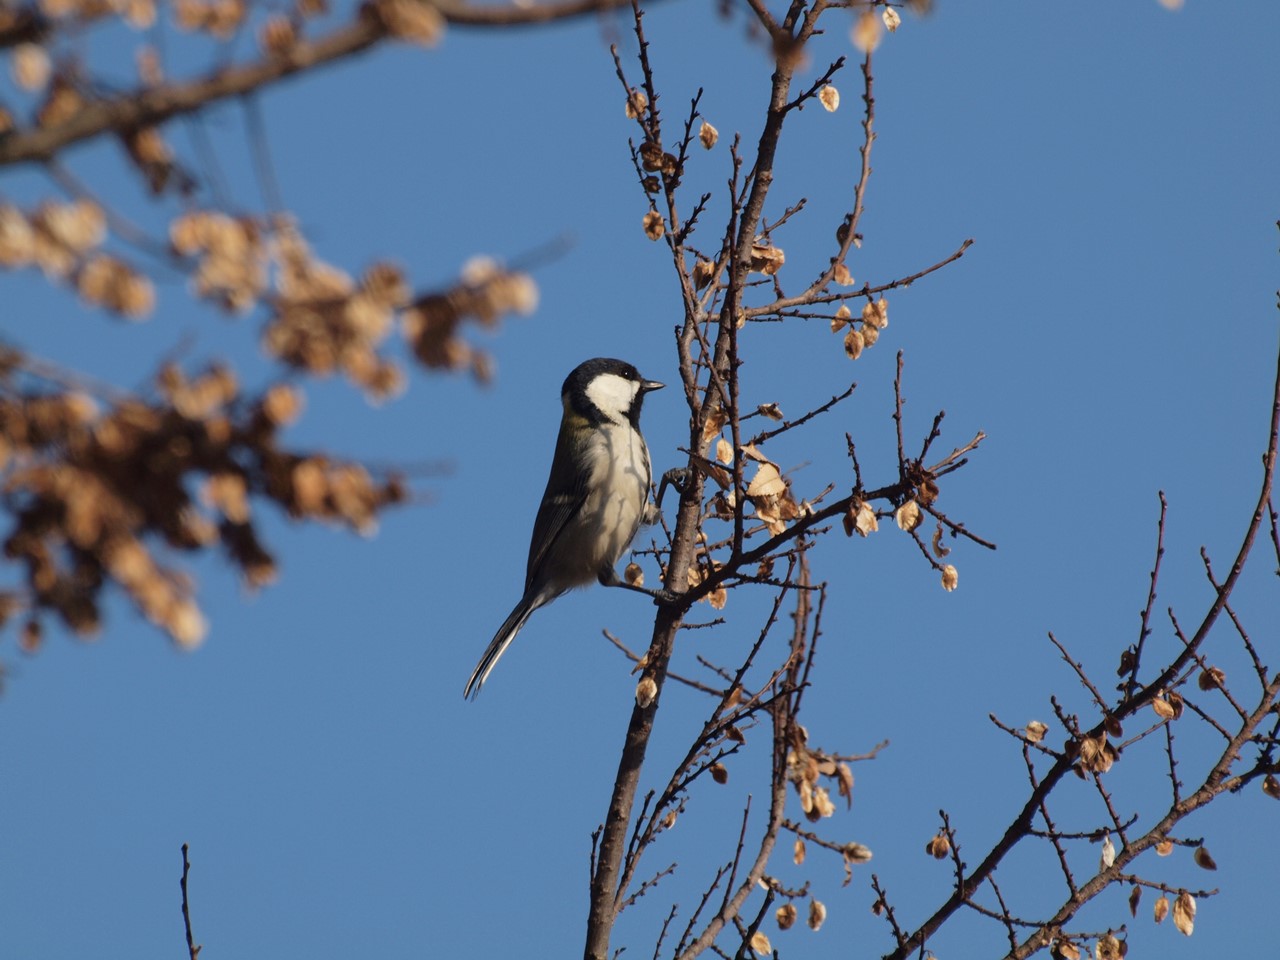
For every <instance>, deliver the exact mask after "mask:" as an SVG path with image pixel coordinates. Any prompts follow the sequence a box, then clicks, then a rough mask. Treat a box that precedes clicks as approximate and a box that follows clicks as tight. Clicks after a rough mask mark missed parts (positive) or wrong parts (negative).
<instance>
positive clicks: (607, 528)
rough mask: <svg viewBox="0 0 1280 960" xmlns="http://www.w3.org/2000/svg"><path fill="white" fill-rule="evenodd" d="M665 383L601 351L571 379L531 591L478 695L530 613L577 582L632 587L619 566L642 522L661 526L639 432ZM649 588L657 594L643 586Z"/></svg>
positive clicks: (507, 626)
mask: <svg viewBox="0 0 1280 960" xmlns="http://www.w3.org/2000/svg"><path fill="white" fill-rule="evenodd" d="M662 387H663V384H661V383H658V382H657V381H655V380H646V379H645V378H644V377H642V376H640V373H639V371H637V370H636V368H635V367H633V366H632V365H631V364H629V363H624V362H623V361H621V360H612V359H609V358H606V357H597V358H595V359H594V360H587V361H586V362H585V363H582V364H579V365H578V367H577V368H575V369H574V371H573V372H572V373H570V374H569V376H568V377H567V378H566V379H565V381H564V386H563V387H561V389H560V401H561V404H562V405H563V407H564V415H563V416H562V417H561V419H560V435H559V437H557V439H556V452H555V457H554V458H553V459H552V461H551V476H550V478H548V480H547V489H546V492H545V493H543V495H542V503H541V505H540V506H539V507H538V517H537V519H536V520H535V521H534V524H533V538H532V540H531V541H530V543H529V568H528V572H527V573H526V575H525V581H524V596H522V597H521V598H520V602H519V603H517V604H516V606H515V609H514V610H512V611H511V615H510V616H509V617H507V619H506V620H505V621H503V624H502V626H501V627H499V628H498V632H497V633H496V634H494V637H493V639H492V640H491V641H489V646H488V647H487V648H486V649H485V651H484V656H482V657H481V658H480V662H479V663H478V664H476V668H475V670H474V671H472V673H471V679H470V680H468V681H467V686H466V689H465V691H464V696H466V697H467V698H468V699H474V697H475V695H476V694H477V693H479V692H480V687H481V686H483V685H484V682H485V680H486V679H488V676H489V673H490V671H492V670H493V668H494V666H495V665H496V664H497V662H498V659H499V658H500V657H501V656H502V654H503V653H504V652H505V651H506V649H507V647H508V646H510V644H511V641H512V640H514V639H515V637H516V634H517V633H519V632H520V628H521V627H523V626H524V624H525V621H526V620H528V619H529V615H530V614H531V613H533V611H535V610H537V609H538V608H539V607H541V606H543V605H544V604H547V603H550V602H551V601H552V600H554V599H555V598H556V597H558V596H560V595H561V594H564V593H567V592H568V591H569V590H572V589H573V588H574V587H582V586H586V585H587V584H589V583H591V582H592V581H593V580H598V581H599V582H600V583H602V584H605V585H606V586H624V587H625V586H630V585H629V584H627V583H625V582H623V581H622V580H621V579H620V578H619V577H618V574H617V571H615V570H614V565H615V564H616V563H617V562H618V560H619V558H620V557H621V556H622V554H623V553H624V552H625V551H626V549H627V547H628V546H630V544H631V540H632V538H633V537H635V535H636V531H637V530H638V529H639V528H640V525H641V524H642V523H652V522H654V521H655V520H656V519H657V517H656V514H657V508H656V507H655V506H653V505H652V504H650V503H649V481H650V470H649V448H648V447H646V446H645V442H644V437H642V436H641V435H640V407H641V405H642V404H643V403H644V398H645V395H646V394H647V393H650V392H651V391H653V390H660V389H661V388H662ZM643 592H646V593H648V592H650V591H643Z"/></svg>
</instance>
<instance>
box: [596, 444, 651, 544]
mask: <svg viewBox="0 0 1280 960" xmlns="http://www.w3.org/2000/svg"><path fill="white" fill-rule="evenodd" d="M587 456H588V463H589V470H590V476H591V483H590V485H589V488H588V489H589V492H588V494H587V499H586V502H585V503H584V504H583V510H582V519H583V521H584V524H583V533H584V534H587V536H585V537H584V540H586V541H587V542H586V543H584V544H583V547H584V548H585V552H586V553H588V554H589V555H590V558H591V561H592V565H593V567H594V568H595V569H598V568H599V567H601V566H612V565H613V564H615V563H616V562H617V561H618V559H619V558H620V557H621V556H622V554H623V553H624V552H625V551H626V549H627V547H628V546H629V545H630V543H631V540H632V538H633V537H634V536H635V535H636V531H637V530H638V529H639V527H640V520H641V518H642V517H643V516H644V506H645V503H646V502H647V501H648V499H649V476H650V474H649V450H648V448H647V447H646V446H645V443H644V438H643V437H641V436H640V433H639V432H638V431H636V430H632V429H631V428H630V427H624V426H614V427H606V428H604V429H602V430H599V431H598V432H597V434H596V436H595V437H594V438H593V440H592V443H591V447H590V449H589V450H588V454H587Z"/></svg>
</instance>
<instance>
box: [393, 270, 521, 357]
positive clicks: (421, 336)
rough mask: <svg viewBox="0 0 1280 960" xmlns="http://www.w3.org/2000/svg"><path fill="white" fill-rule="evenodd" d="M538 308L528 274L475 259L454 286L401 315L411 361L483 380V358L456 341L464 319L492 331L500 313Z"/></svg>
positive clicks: (484, 355)
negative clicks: (472, 375)
mask: <svg viewBox="0 0 1280 960" xmlns="http://www.w3.org/2000/svg"><path fill="white" fill-rule="evenodd" d="M537 306H538V288H537V285H536V284H535V283H534V282H533V278H532V277H530V276H529V275H528V274H525V273H519V272H516V271H511V270H507V269H506V268H504V267H502V266H501V265H500V264H498V263H497V262H496V261H494V260H491V259H489V258H488V257H476V258H473V259H472V260H470V261H469V262H468V263H467V264H466V265H464V266H463V268H462V276H461V277H460V282H459V283H458V284H457V285H455V286H454V287H452V288H450V289H448V290H445V291H443V292H440V293H432V294H428V295H426V296H423V297H420V298H419V299H418V300H416V301H415V302H414V303H413V304H412V305H410V307H409V308H408V309H407V310H405V311H404V314H403V320H402V323H403V327H404V334H405V336H406V337H407V338H408V340H409V344H410V346H412V348H413V353H414V356H416V357H417V358H418V360H419V361H420V362H421V363H423V364H424V365H425V366H427V367H430V368H432V369H438V370H467V369H470V370H471V371H472V373H474V374H475V376H476V377H477V378H478V379H480V380H487V379H488V377H489V369H490V363H489V358H488V356H487V354H484V353H482V352H481V351H479V350H476V349H475V348H473V347H472V346H471V345H470V344H468V343H467V342H466V341H465V340H463V339H462V338H461V337H459V336H458V333H459V331H460V329H461V326H462V324H463V323H464V322H466V321H468V320H473V321H476V322H478V323H479V324H480V325H481V326H484V327H492V326H493V325H494V324H495V323H497V320H498V317H499V316H501V315H502V314H504V313H518V314H521V315H523V316H527V315H528V314H530V313H532V312H533V311H534V310H535V309H536V308H537Z"/></svg>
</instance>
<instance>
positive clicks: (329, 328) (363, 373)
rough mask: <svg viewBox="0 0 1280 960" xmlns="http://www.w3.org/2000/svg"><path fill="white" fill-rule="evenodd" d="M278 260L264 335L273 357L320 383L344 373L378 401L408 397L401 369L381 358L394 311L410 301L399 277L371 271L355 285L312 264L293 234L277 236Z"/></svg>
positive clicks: (395, 272)
mask: <svg viewBox="0 0 1280 960" xmlns="http://www.w3.org/2000/svg"><path fill="white" fill-rule="evenodd" d="M275 257H276V263H277V280H276V289H275V293H274V295H273V297H272V304H271V306H272V307H273V311H272V316H271V318H270V320H269V321H268V322H267V327H266V330H265V332H264V334H263V343H264V344H265V346H266V348H267V350H268V352H270V353H271V354H272V355H273V356H275V357H278V358H279V359H280V360H282V361H284V362H285V363H287V364H289V365H290V366H292V367H296V368H298V369H301V370H305V371H307V372H308V373H311V374H315V375H319V376H326V375H328V374H330V373H333V372H334V371H336V370H341V371H342V372H343V373H344V374H345V375H346V376H347V377H348V378H349V379H350V380H351V381H352V382H354V383H357V384H359V385H360V386H361V387H363V388H364V389H365V390H366V391H367V392H368V394H369V395H370V396H371V397H374V398H376V399H382V398H385V397H387V396H390V395H392V394H394V393H397V392H399V391H400V390H401V389H403V386H404V375H403V373H402V372H401V370H400V368H399V366H398V365H397V364H396V363H395V362H394V361H392V360H389V359H387V358H385V357H382V356H380V355H379V354H378V348H379V347H380V346H381V344H382V342H383V341H384V340H385V339H386V337H387V334H388V333H390V331H391V327H392V324H393V323H394V321H395V313H396V310H398V309H399V308H401V307H403V306H404V305H405V304H407V303H408V301H409V295H410V294H409V286H408V283H407V282H406V281H405V279H404V276H403V275H402V274H401V272H400V270H399V269H398V268H397V267H395V266H393V265H391V264H385V263H379V264H374V265H373V266H372V267H370V268H369V269H368V270H367V271H366V272H365V274H364V276H363V277H362V278H361V280H360V282H359V284H356V283H354V282H353V281H352V279H351V278H350V277H349V276H347V274H346V273H344V272H342V271H341V270H338V269H336V268H334V267H332V266H330V265H328V264H326V263H322V262H320V261H319V260H317V259H315V258H314V257H312V255H311V252H310V250H309V249H308V248H307V245H306V243H305V242H304V241H303V240H302V237H301V236H300V235H299V234H298V233H297V231H296V230H293V229H292V228H289V227H286V228H284V229H282V230H280V231H278V233H277V236H276V250H275Z"/></svg>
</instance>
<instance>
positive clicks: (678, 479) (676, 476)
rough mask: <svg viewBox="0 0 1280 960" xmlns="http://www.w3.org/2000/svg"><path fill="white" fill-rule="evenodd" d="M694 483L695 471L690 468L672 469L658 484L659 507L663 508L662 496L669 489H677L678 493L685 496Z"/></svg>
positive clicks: (657, 500)
mask: <svg viewBox="0 0 1280 960" xmlns="http://www.w3.org/2000/svg"><path fill="white" fill-rule="evenodd" d="M692 482H693V471H692V470H691V469H689V468H688V467H672V468H671V469H670V470H668V471H667V472H666V473H664V474H663V475H662V482H661V483H660V484H658V496H657V498H656V500H655V502H656V503H657V505H658V506H659V507H661V506H662V495H663V494H664V493H666V491H667V487H668V486H672V487H675V488H676V493H678V494H680V496H682V497H683V496H684V495H685V494H686V493H687V492H688V491H689V487H690V485H691V483H692Z"/></svg>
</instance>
